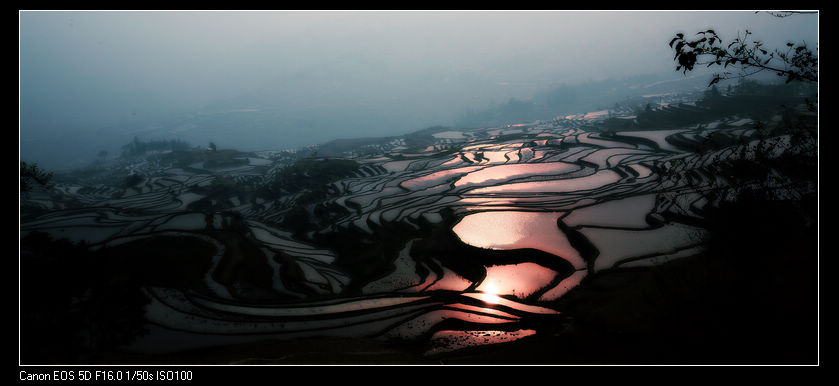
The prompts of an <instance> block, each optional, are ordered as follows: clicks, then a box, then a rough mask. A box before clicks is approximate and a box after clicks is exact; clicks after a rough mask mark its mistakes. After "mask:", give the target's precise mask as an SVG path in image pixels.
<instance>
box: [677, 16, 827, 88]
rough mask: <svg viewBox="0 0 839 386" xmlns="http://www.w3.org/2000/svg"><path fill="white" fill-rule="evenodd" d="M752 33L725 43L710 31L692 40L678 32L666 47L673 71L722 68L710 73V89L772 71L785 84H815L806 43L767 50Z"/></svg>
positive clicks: (813, 64) (813, 61)
mask: <svg viewBox="0 0 839 386" xmlns="http://www.w3.org/2000/svg"><path fill="white" fill-rule="evenodd" d="M751 35H752V32H751V31H749V30H746V31H745V33H744V34H742V35H738V37H737V38H736V39H735V40H734V41H732V42H730V43H728V44H725V43H724V42H723V40H722V38H720V36H719V35H717V33H716V32H714V30H712V29H709V30H706V31H700V32H698V33H697V34H696V38H695V39H692V40H689V39H687V38H685V35H684V34H682V33H677V34H676V37H674V38H673V39H672V40H670V47H671V48H673V50H674V51H675V53H676V55H675V56H674V57H673V60H675V61H676V62H677V63H678V65H677V66H676V71H680V70H681V71H682V73H687V71H692V70H693V69H694V67H695V66H696V65H705V66H706V67H711V66H722V67H723V72H722V73H716V74H714V77H713V79H711V82H710V83H709V84H708V86H711V85H713V84H715V83H717V82H719V81H721V80H724V79H731V78H742V77H747V76H750V75H754V74H756V73H759V72H762V71H769V72H774V73H775V74H776V75H778V76H779V77H785V78H786V82H787V83H789V82H791V81H793V80H798V81H805V82H818V80H819V78H818V57H817V56H816V54H815V53H814V52H813V51H812V50H811V49H810V48H808V47H807V44H806V43H804V42H801V43H800V44H795V43H791V42H789V43H786V46H785V47H786V48H785V49H775V50H774V51H769V50H767V49H766V48H764V44H763V42H761V41H759V40H753V39H752V38H751ZM729 68H736V69H739V73H737V74H734V73H732V72H729Z"/></svg>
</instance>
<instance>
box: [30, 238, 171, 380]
mask: <svg viewBox="0 0 839 386" xmlns="http://www.w3.org/2000/svg"><path fill="white" fill-rule="evenodd" d="M128 263H133V265H134V267H133V268H138V267H137V266H138V265H141V264H139V263H141V261H140V260H134V261H133V262H128V261H114V260H112V259H111V258H109V256H106V255H104V254H100V253H96V252H92V251H90V250H89V249H88V246H87V245H86V244H85V243H84V242H80V243H72V242H70V241H68V240H66V239H59V240H54V239H52V238H51V237H50V236H49V235H47V234H46V233H40V232H32V233H30V234H28V235H27V236H25V237H23V238H22V239H21V241H20V278H21V281H20V339H21V342H23V344H22V345H21V347H20V350H21V351H20V355H21V363H22V364H83V363H96V362H98V361H99V360H101V359H102V356H103V355H104V354H105V353H107V352H109V351H110V350H113V349H115V348H116V347H119V346H121V345H124V344H127V343H129V342H130V341H131V340H133V339H134V338H135V337H137V336H139V335H140V334H142V333H143V332H144V327H143V325H144V323H145V320H144V318H143V316H144V312H145V310H144V307H145V305H146V304H147V303H148V298H147V297H146V295H145V294H144V293H143V292H142V290H141V286H142V285H143V284H144V277H143V276H142V275H143V273H141V272H138V271H136V270H133V269H126V268H128V267H126V266H125V265H124V264H128ZM165 263H166V264H164V266H157V267H156V268H157V270H159V271H160V272H165V271H166V270H168V269H170V268H168V262H165ZM150 270H151V268H146V269H144V272H149V271H150ZM157 272H158V271H154V273H157Z"/></svg>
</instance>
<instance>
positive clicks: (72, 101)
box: [20, 11, 818, 152]
mask: <svg viewBox="0 0 839 386" xmlns="http://www.w3.org/2000/svg"><path fill="white" fill-rule="evenodd" d="M706 28H714V29H715V30H716V31H717V32H718V33H719V34H720V35H721V36H722V37H723V38H728V39H731V38H733V37H734V35H735V34H736V32H737V31H742V30H744V29H746V28H749V29H751V30H752V31H753V32H754V33H755V36H756V37H757V38H759V39H762V40H764V41H765V42H766V43H767V44H768V45H769V46H773V45H778V46H780V45H782V44H783V43H785V42H786V41H788V40H796V41H801V40H805V41H807V43H808V44H809V45H811V46H813V47H815V46H816V43H817V40H816V39H817V31H818V30H817V15H796V16H792V17H787V18H783V19H779V18H775V17H772V16H771V15H768V14H766V13H758V14H755V13H754V12H752V11H743V12H696V11H692V12H664V11H652V12H640V11H622V12H600V11H595V12H584V11H514V12H504V11H483V12H472V11H462V12H455V11H438V12H429V11H399V12H390V11H365V12H349V11H341V12H326V11H316V12H304V11H261V12H250V11H248V12H244V11H243V12H226V11H225V12H222V11H213V12H192V11H184V12H173V11H160V12H149V11H120V12H104V11H102V12H75V11H62V12H53V11H22V12H20V135H21V141H22V142H23V141H24V140H29V139H33V138H43V137H45V136H51V135H56V133H67V132H68V131H69V132H75V131H77V130H94V129H101V128H103V127H107V126H110V125H117V124H130V123H131V122H132V121H138V122H139V121H141V120H144V119H147V118H153V117H156V116H158V115H160V114H165V113H174V112H181V111H185V110H194V109H196V108H198V107H200V106H203V105H206V104H208V103H212V102H214V101H217V100H221V99H230V98H234V97H237V96H241V95H245V94H248V93H252V92H253V91H255V90H262V92H266V91H265V90H269V91H267V92H268V94H265V95H271V98H273V99H275V103H288V104H297V105H298V107H300V108H311V109H313V110H316V109H317V106H319V105H339V104H342V103H347V104H352V103H367V104H373V105H376V104H379V103H381V104H383V105H386V103H385V102H387V101H395V102H398V103H402V104H403V106H402V108H403V109H404V110H406V111H408V110H410V109H408V108H405V107H404V105H405V104H409V105H410V106H416V111H417V112H416V113H415V114H414V115H413V116H412V119H414V120H415V121H416V124H425V123H427V122H422V119H419V118H417V117H418V116H421V117H427V118H428V122H434V121H435V119H436V120H438V121H440V122H439V123H444V122H445V121H446V120H447V119H451V117H452V116H453V115H454V114H456V113H458V112H459V111H462V110H463V109H465V108H469V107H473V108H480V107H484V106H486V105H487V104H488V103H489V102H490V101H503V100H506V99H508V98H509V97H511V96H516V97H520V98H527V97H528V95H529V94H530V93H532V92H533V91H535V90H539V89H544V88H546V87H548V86H549V85H555V84H558V83H562V82H569V83H574V82H580V81H583V80H586V79H590V78H605V77H614V76H622V75H627V74H639V73H651V72H671V73H672V72H673V67H674V65H673V61H672V53H671V50H670V48H669V47H668V46H667V43H668V41H669V40H670V38H672V37H673V35H674V34H675V33H676V32H685V33H690V34H692V33H694V32H696V31H699V30H702V29H706ZM406 114H407V113H406ZM420 128H422V127H416V129H420ZM362 134H363V133H362ZM395 134H401V132H399V133H395ZM23 151H24V150H23V146H22V152H23Z"/></svg>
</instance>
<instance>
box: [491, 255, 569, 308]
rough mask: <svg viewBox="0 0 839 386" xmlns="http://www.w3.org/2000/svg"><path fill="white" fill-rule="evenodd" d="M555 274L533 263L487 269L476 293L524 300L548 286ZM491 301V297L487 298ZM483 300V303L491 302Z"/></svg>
mask: <svg viewBox="0 0 839 386" xmlns="http://www.w3.org/2000/svg"><path fill="white" fill-rule="evenodd" d="M556 275H557V272H556V271H554V270H552V269H548V268H545V267H542V266H540V265H538V264H535V263H520V264H511V265H500V266H492V267H487V276H486V278H485V279H484V280H483V281H482V282H481V285H479V286H478V288H476V289H475V290H476V291H480V292H484V293H486V294H488V295H494V297H497V295H512V296H515V297H517V298H519V299H524V298H526V297H528V296H530V295H532V294H533V293H534V292H536V291H537V290H539V289H541V288H543V287H545V286H547V285H549V284H550V283H551V282H552V281H553V280H554V279H555V278H556ZM487 298H489V299H491V298H492V297H489V296H488V297H487ZM487 298H485V299H484V301H487V302H492V301H491V300H487Z"/></svg>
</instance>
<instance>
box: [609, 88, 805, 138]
mask: <svg viewBox="0 0 839 386" xmlns="http://www.w3.org/2000/svg"><path fill="white" fill-rule="evenodd" d="M817 98H818V95H817V89H816V87H815V85H812V84H806V83H800V82H795V83H791V84H771V83H759V82H757V81H754V80H749V79H741V80H740V81H739V83H737V84H733V85H731V84H730V85H729V87H728V88H727V89H726V91H725V92H722V91H720V90H719V89H718V88H717V86H716V85H714V86H712V87H711V88H709V89H708V90H707V91H705V93H704V94H703V96H702V98H701V99H699V100H698V101H697V102H696V103H695V105H687V104H684V103H680V104H675V105H669V106H666V107H655V108H653V107H652V106H650V105H647V106H645V107H643V108H637V109H636V111H635V118H634V119H626V118H617V117H612V118H607V119H605V120H604V121H603V122H600V123H599V124H598V125H597V126H596V127H595V128H596V129H599V130H601V131H602V132H604V133H606V134H614V133H618V132H620V131H631V130H640V129H644V130H655V129H674V128H684V127H687V126H690V125H696V124H699V123H708V122H712V121H715V120H719V119H723V118H731V117H732V116H739V117H742V118H751V119H753V120H758V121H764V122H765V121H768V120H769V119H770V118H771V117H772V115H773V114H776V113H777V112H778V110H779V108H780V109H787V110H795V109H797V108H799V107H800V106H804V108H806V109H811V107H812V102H813V101H815V100H817ZM812 112H813V113H814V112H815V111H812ZM785 114H790V113H785Z"/></svg>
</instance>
